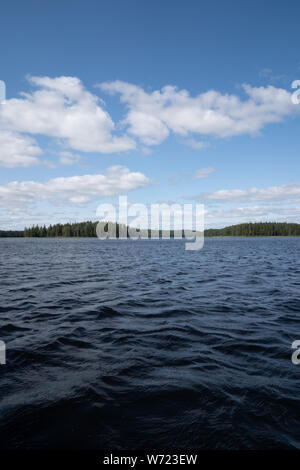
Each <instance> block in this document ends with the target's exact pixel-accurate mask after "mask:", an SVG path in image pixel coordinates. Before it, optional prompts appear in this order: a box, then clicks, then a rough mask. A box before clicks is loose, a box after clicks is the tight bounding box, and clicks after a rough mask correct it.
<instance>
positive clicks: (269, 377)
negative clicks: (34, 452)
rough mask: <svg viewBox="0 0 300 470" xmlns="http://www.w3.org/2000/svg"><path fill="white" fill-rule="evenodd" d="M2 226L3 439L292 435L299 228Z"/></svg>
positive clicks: (212, 441) (265, 445) (26, 442)
mask: <svg viewBox="0 0 300 470" xmlns="http://www.w3.org/2000/svg"><path fill="white" fill-rule="evenodd" d="M184 246H185V244H184V241H182V240H160V241H154V240H152V241H151V240H144V241H126V240H108V241H100V240H98V239H88V238H87V239H83V238H81V239H75V238H74V239H55V238H53V239H1V240H0V265H1V270H0V340H2V341H5V343H6V348H7V351H6V365H1V366H0V448H1V449H99V450H100V449H115V450H116V449H128V450H130V449H145V448H155V449H164V448H168V449H171V448H181V449H192V448H193V449H199V450H200V449H289V448H290V449H292V448H300V438H299V433H298V430H299V423H298V421H299V420H298V417H297V416H299V414H300V401H299V396H300V381H299V375H300V365H298V366H297V365H295V364H293V363H292V361H291V355H292V352H293V351H292V349H291V344H292V342H293V341H295V340H300V329H299V314H300V313H299V312H300V260H299V248H300V238H279V237H278V238H216V239H214V238H206V240H205V245H204V248H203V249H202V250H200V251H185V249H184Z"/></svg>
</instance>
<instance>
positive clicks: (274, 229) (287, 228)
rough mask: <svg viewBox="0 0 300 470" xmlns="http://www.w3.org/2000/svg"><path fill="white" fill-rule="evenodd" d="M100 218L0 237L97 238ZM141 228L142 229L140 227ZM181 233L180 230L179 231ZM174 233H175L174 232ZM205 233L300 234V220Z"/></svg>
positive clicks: (161, 233)
mask: <svg viewBox="0 0 300 470" xmlns="http://www.w3.org/2000/svg"><path fill="white" fill-rule="evenodd" d="M97 224H98V222H91V221H87V222H80V223H72V224H70V223H68V224H55V225H49V226H48V227H46V226H45V225H44V226H38V225H34V226H32V227H30V228H27V227H26V228H25V229H24V230H0V238H22V237H24V238H32V237H34V238H73V237H74V238H96V237H97V234H96V227H97ZM103 224H104V229H107V223H105V222H104V223H103ZM121 229H123V230H124V229H125V230H126V231H127V236H128V238H130V236H129V233H128V229H129V227H126V226H120V225H119V224H116V238H119V233H120V230H121ZM137 232H139V230H137ZM147 232H148V238H151V230H148V231H147V230H145V231H144V232H140V233H141V238H142V236H143V233H144V234H146V235H147ZM188 232H189V233H188V234H187V233H186V232H184V231H183V230H182V231H181V234H182V238H185V236H187V237H190V236H192V235H195V234H196V232H193V231H192V230H190V231H188ZM177 233H178V232H177ZM174 235H175V236H174ZM158 236H159V238H164V236H166V232H165V231H162V230H159V234H158ZM204 236H205V237H299V236H300V224H298V223H288V222H253V223H252V222H249V223H244V224H238V225H231V226H229V227H224V228H218V229H207V230H205V231H204ZM170 238H176V232H175V234H174V230H170Z"/></svg>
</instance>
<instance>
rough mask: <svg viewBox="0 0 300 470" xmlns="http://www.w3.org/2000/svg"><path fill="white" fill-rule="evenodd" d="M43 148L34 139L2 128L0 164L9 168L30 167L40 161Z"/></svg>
mask: <svg viewBox="0 0 300 470" xmlns="http://www.w3.org/2000/svg"><path fill="white" fill-rule="evenodd" d="M41 154H42V150H41V149H40V148H39V146H38V145H37V144H36V142H35V141H34V139H32V138H30V137H27V136H24V135H21V134H17V133H15V132H11V131H5V130H0V165H2V166H6V167H8V168H15V167H18V166H19V167H30V166H33V165H36V164H37V163H38V162H39V159H38V158H37V157H38V156H39V155H41Z"/></svg>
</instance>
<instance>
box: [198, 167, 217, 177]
mask: <svg viewBox="0 0 300 470" xmlns="http://www.w3.org/2000/svg"><path fill="white" fill-rule="evenodd" d="M215 170H216V169H215V168H212V167H211V168H199V169H198V170H196V171H195V174H194V176H193V178H194V179H200V178H207V177H208V176H209V175H210V174H211V173H213V172H214V171H215Z"/></svg>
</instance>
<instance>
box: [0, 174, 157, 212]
mask: <svg viewBox="0 0 300 470" xmlns="http://www.w3.org/2000/svg"><path fill="white" fill-rule="evenodd" d="M148 184H150V181H149V179H148V178H147V177H146V176H145V175H144V174H143V173H139V172H131V171H130V170H129V169H128V168H125V167H121V166H113V167H110V168H108V170H107V172H106V174H96V175H83V176H71V177H67V178H54V179H51V180H49V181H47V182H45V183H40V182H37V181H22V182H18V181H13V182H11V183H8V184H5V185H3V186H0V206H3V207H17V208H20V207H22V206H24V205H28V204H31V203H34V202H38V201H51V200H55V202H58V201H63V202H67V203H68V202H69V203H73V204H82V203H87V202H90V201H93V200H96V199H99V198H101V197H104V196H114V195H117V194H121V193H127V191H130V190H133V189H137V188H140V187H143V186H147V185H148Z"/></svg>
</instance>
